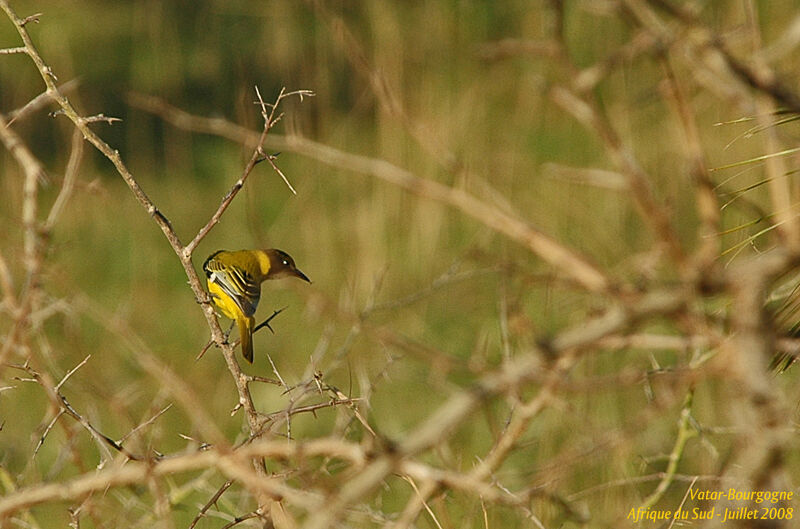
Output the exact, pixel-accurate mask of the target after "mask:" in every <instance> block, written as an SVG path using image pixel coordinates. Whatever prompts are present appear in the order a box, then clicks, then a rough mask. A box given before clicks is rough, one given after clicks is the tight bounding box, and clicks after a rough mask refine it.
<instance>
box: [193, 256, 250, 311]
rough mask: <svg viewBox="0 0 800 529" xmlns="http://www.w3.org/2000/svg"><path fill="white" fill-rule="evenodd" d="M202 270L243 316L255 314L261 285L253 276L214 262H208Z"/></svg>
mask: <svg viewBox="0 0 800 529" xmlns="http://www.w3.org/2000/svg"><path fill="white" fill-rule="evenodd" d="M204 268H205V270H206V274H207V275H208V280H209V281H211V282H213V283H216V284H217V285H219V287H220V288H221V289H222V291H223V292H225V293H226V294H228V296H230V298H231V299H232V300H233V301H234V302H235V303H236V306H238V307H239V309H240V310H241V311H242V312H243V313H244V315H245V316H252V315H253V314H255V313H256V307H258V300H259V299H260V297H261V285H260V284H259V283H258V282H257V281H256V280H255V279H254V278H253V276H251V275H250V274H248V273H247V271H245V270H242V269H241V268H239V267H237V266H231V265H223V264H222V263H220V262H219V261H215V260H210V261H208V262H207V263H206V264H205V266H204Z"/></svg>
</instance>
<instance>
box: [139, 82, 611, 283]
mask: <svg viewBox="0 0 800 529" xmlns="http://www.w3.org/2000/svg"><path fill="white" fill-rule="evenodd" d="M129 100H130V101H131V104H133V105H135V106H137V107H139V108H141V109H143V110H147V111H148V112H151V113H154V114H157V115H159V116H161V117H162V118H164V119H165V120H167V121H169V122H170V123H172V124H173V125H175V126H176V127H180V128H183V129H186V130H192V131H195V132H204V133H207V134H215V135H219V136H223V137H226V138H228V139H231V140H233V141H237V142H241V143H243V144H245V145H252V144H253V143H254V141H256V138H257V137H258V136H257V135H256V133H253V132H252V131H250V130H248V129H245V128H243V127H239V126H237V125H234V124H231V123H229V122H227V121H225V120H220V119H206V118H202V117H197V116H193V115H191V114H188V113H186V112H183V111H181V110H179V109H176V108H174V107H171V106H169V105H167V104H166V103H164V102H163V101H161V100H159V99H158V98H153V97H142V96H136V95H132V96H131V97H129ZM268 144H269V145H270V146H271V147H275V148H277V149H280V150H281V151H289V152H294V153H296V154H300V155H303V156H308V157H310V158H313V159H315V160H317V161H320V162H322V163H324V164H326V165H329V166H332V167H337V168H340V169H345V170H348V171H353V172H356V173H361V174H366V175H370V176H373V177H375V178H378V179H380V180H383V181H384V182H387V183H390V184H392V185H395V186H397V187H400V188H402V189H404V190H406V191H408V192H410V193H412V194H415V195H418V196H420V197H422V198H425V199H429V200H433V201H436V202H441V203H443V204H446V205H448V206H450V207H453V208H455V209H457V210H459V211H461V212H462V213H464V214H466V215H468V216H470V217H472V218H474V219H475V220H476V221H478V222H480V223H482V224H484V225H486V226H488V227H490V228H491V229H493V230H495V231H497V232H499V233H502V234H504V235H506V236H507V237H509V238H510V239H512V240H514V241H516V242H518V243H520V244H521V245H523V246H525V247H527V248H528V249H529V250H530V251H532V252H533V253H535V254H536V255H538V256H539V257H540V258H541V259H542V260H544V261H545V262H547V263H548V264H550V265H551V266H553V267H554V268H555V269H556V270H558V271H559V272H560V273H563V274H565V275H567V276H569V277H571V278H572V279H574V280H575V281H576V282H578V283H580V284H581V285H582V286H583V287H584V288H586V289H587V290H589V291H591V292H609V291H613V290H614V289H615V286H614V282H613V281H612V279H610V278H609V277H607V276H606V274H605V273H604V272H602V271H601V270H600V269H599V268H598V267H597V266H596V265H595V264H593V263H592V262H591V261H590V260H589V259H588V258H586V257H584V256H582V255H580V254H579V253H577V252H575V251H574V250H572V249H570V248H567V247H566V246H564V245H563V244H561V243H560V242H558V241H556V240H555V239H553V238H552V237H550V236H548V235H546V234H544V233H543V232H542V231H541V230H539V229H537V228H536V227H534V226H533V225H531V224H530V223H529V222H527V221H525V220H524V219H521V218H519V217H517V216H515V215H512V214H510V213H507V212H505V211H503V210H501V209H500V208H498V207H496V206H493V205H491V204H489V203H488V202H485V201H483V200H481V199H479V198H477V197H475V196H473V195H471V194H470V193H468V192H467V191H465V190H463V189H459V188H452V187H449V186H446V185H444V184H440V183H438V182H435V181H433V180H428V179H425V178H421V177H419V176H416V175H415V174H413V173H412V172H410V171H407V170H405V169H402V168H400V167H398V166H396V165H393V164H391V163H389V162H387V161H385V160H380V159H375V158H368V157H366V156H360V155H356V154H351V153H347V152H344V151H341V150H338V149H335V148H333V147H329V146H327V145H324V144H321V143H317V142H314V141H312V140H308V139H305V138H300V137H296V136H295V137H291V138H288V137H279V136H276V135H270V141H269V142H268Z"/></svg>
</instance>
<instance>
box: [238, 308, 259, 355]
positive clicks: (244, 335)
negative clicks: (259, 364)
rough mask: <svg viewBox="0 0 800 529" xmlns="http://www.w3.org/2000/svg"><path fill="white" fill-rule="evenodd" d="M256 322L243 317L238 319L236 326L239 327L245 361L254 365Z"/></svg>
mask: <svg viewBox="0 0 800 529" xmlns="http://www.w3.org/2000/svg"><path fill="white" fill-rule="evenodd" d="M254 324H255V320H254V319H253V318H252V317H251V318H248V317H247V316H244V315H242V316H241V317H239V318H236V325H237V326H238V327H239V341H241V342H242V355H243V356H244V359H245V360H247V361H248V362H250V363H251V364H252V363H253V325H254Z"/></svg>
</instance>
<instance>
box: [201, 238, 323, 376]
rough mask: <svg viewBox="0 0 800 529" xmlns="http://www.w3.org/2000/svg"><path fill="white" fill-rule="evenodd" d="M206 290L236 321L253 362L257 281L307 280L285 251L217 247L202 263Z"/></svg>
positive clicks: (247, 356) (249, 358) (226, 313)
mask: <svg viewBox="0 0 800 529" xmlns="http://www.w3.org/2000/svg"><path fill="white" fill-rule="evenodd" d="M203 270H204V271H205V273H206V281H207V282H208V291H209V292H210V293H211V299H212V301H213V302H214V305H216V306H217V308H219V310H220V311H221V312H222V314H224V315H225V316H227V317H228V318H230V319H232V320H234V321H235V322H236V325H237V327H238V328H239V339H240V341H241V342H242V354H243V355H244V358H245V359H246V360H247V361H248V362H250V363H251V364H252V363H253V327H254V326H255V318H254V317H253V316H254V315H255V313H256V308H257V307H258V300H259V298H260V297H261V283H262V282H263V281H266V280H267V279H278V278H281V277H287V276H293V277H299V278H300V279H302V280H304V281H308V282H309V283H310V282H311V280H310V279H308V277H306V275H305V274H304V273H303V272H301V271H300V270H298V269H297V267H296V266H295V264H294V259H292V258H291V256H289V254H287V253H286V252H283V251H281V250H276V249H274V248H271V249H269V250H238V251H235V252H229V251H226V250H218V251H216V252H214V253H213V254H211V255H210V256H209V257H208V259H206V262H205V263H203Z"/></svg>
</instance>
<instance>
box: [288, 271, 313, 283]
mask: <svg viewBox="0 0 800 529" xmlns="http://www.w3.org/2000/svg"><path fill="white" fill-rule="evenodd" d="M292 274H294V275H295V276H297V277H299V278H300V279H302V280H303V281H307V282H309V283H311V280H310V279H309V278H308V276H306V275H305V274H304V273H303V272H301V271H300V270H298V269H297V268H295V269H294V270H292Z"/></svg>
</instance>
